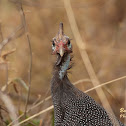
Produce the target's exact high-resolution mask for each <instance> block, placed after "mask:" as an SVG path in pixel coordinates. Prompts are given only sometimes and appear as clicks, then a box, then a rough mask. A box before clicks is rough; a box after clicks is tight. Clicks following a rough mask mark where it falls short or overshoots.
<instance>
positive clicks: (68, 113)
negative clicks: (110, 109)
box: [51, 23, 124, 126]
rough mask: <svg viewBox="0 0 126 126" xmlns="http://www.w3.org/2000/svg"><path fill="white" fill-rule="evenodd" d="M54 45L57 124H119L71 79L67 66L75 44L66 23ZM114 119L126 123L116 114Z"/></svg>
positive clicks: (81, 125) (76, 125) (113, 125)
mask: <svg viewBox="0 0 126 126" xmlns="http://www.w3.org/2000/svg"><path fill="white" fill-rule="evenodd" d="M52 44H53V45H52V51H53V52H52V53H53V54H55V55H57V61H56V64H55V65H54V68H53V77H52V80H51V92H52V99H53V104H54V117H55V126H116V124H114V121H112V119H113V116H111V115H110V114H109V113H107V112H106V111H105V109H104V108H103V107H101V106H100V105H99V104H97V103H96V102H95V101H94V99H92V98H91V97H90V96H88V95H87V94H86V93H83V92H82V91H80V90H78V89H77V88H75V87H74V86H73V84H71V82H70V81H69V79H68V77H67V69H69V65H70V59H71V58H70V53H71V52H72V45H71V43H70V39H69V37H68V36H66V35H65V34H64V32H63V24H62V23H60V28H59V32H58V34H57V35H56V37H54V38H53V43H52ZM114 119H115V122H116V121H117V122H118V124H119V125H120V126H124V124H122V123H121V122H120V121H118V120H117V119H116V118H115V117H114Z"/></svg>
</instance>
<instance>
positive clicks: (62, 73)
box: [51, 53, 71, 93]
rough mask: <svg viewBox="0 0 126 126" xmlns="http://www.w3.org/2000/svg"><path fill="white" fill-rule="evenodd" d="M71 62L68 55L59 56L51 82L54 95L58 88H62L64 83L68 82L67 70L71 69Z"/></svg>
mask: <svg viewBox="0 0 126 126" xmlns="http://www.w3.org/2000/svg"><path fill="white" fill-rule="evenodd" d="M70 61H71V57H70V54H68V53H66V54H64V56H63V57H60V55H57V61H56V63H55V65H54V68H53V77H52V80H51V83H52V84H51V89H52V93H54V92H55V91H56V90H57V88H58V87H61V86H62V85H63V83H64V82H66V80H68V77H67V70H68V69H69V66H70ZM68 81H69V80H68Z"/></svg>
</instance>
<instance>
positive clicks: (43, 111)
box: [8, 76, 126, 126]
mask: <svg viewBox="0 0 126 126" xmlns="http://www.w3.org/2000/svg"><path fill="white" fill-rule="evenodd" d="M122 79H126V76H123V77H119V78H117V79H114V80H111V81H108V82H105V83H102V84H100V85H98V86H96V87H93V88H91V89H88V90H86V91H85V93H88V92H90V91H92V90H94V89H97V88H100V87H102V86H105V85H107V84H110V83H113V82H116V81H119V80H122ZM52 109H53V105H51V106H50V107H48V108H46V109H44V110H42V111H40V112H39V113H37V114H34V115H33V116H30V117H29V118H27V119H25V120H23V121H21V122H20V123H19V124H23V123H25V122H26V121H28V120H31V119H33V118H35V117H37V116H39V115H41V114H43V113H45V112H48V111H50V110H52ZM21 117H22V116H21ZM18 119H19V118H18ZM11 124H13V122H11V123H10V124H9V125H8V126H11ZM14 126H16V125H14Z"/></svg>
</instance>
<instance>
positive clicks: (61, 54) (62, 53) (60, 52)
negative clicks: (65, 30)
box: [59, 47, 64, 57]
mask: <svg viewBox="0 0 126 126" xmlns="http://www.w3.org/2000/svg"><path fill="white" fill-rule="evenodd" d="M59 54H60V56H61V57H62V56H63V55H64V49H63V48H62V47H61V48H60V50H59Z"/></svg>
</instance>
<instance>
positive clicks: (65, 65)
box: [59, 55, 70, 80]
mask: <svg viewBox="0 0 126 126" xmlns="http://www.w3.org/2000/svg"><path fill="white" fill-rule="evenodd" d="M69 63H70V55H68V56H67V60H66V61H65V62H64V63H63V65H62V66H61V70H60V71H59V78H60V79H61V80H62V79H63V77H64V75H65V72H66V70H67V69H68V67H69Z"/></svg>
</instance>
